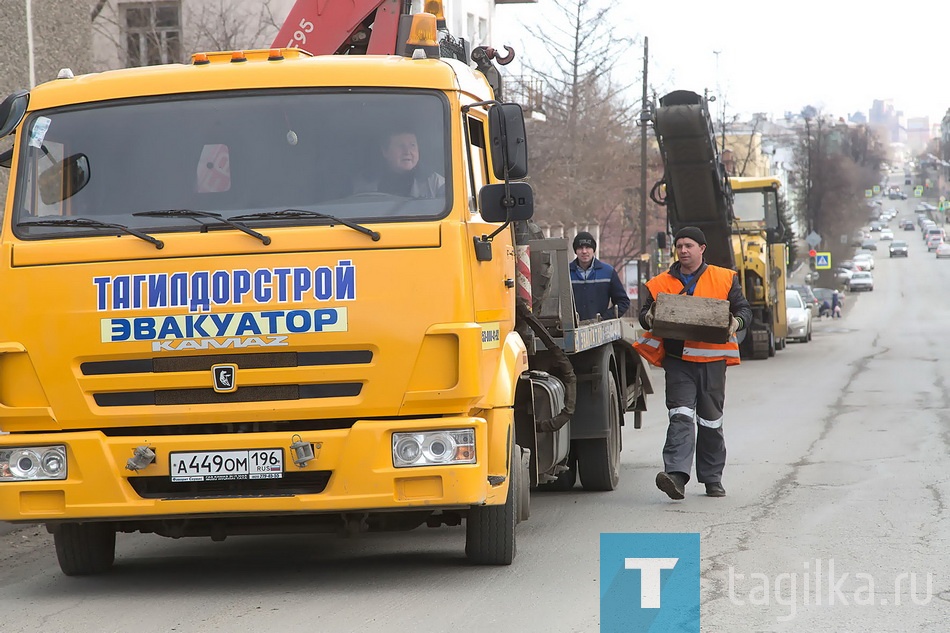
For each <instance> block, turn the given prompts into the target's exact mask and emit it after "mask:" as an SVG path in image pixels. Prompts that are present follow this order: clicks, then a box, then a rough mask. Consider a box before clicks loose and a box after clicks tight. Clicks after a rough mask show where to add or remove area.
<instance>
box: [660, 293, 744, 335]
mask: <svg viewBox="0 0 950 633" xmlns="http://www.w3.org/2000/svg"><path fill="white" fill-rule="evenodd" d="M729 318H730V314H729V302H728V301H723V300H722V299H710V298H708V297H692V296H690V295H670V294H662V293H661V294H660V296H659V297H657V298H656V316H655V318H654V320H653V330H652V332H653V335H654V336H659V337H662V338H675V339H680V340H684V341H686V340H690V341H701V342H703V343H725V342H726V341H728V340H729Z"/></svg>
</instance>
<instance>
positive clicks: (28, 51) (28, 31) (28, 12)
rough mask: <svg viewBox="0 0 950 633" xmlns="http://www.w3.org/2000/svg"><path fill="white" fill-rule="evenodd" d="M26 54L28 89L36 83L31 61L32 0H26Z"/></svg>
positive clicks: (34, 67) (34, 70)
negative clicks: (28, 72)
mask: <svg viewBox="0 0 950 633" xmlns="http://www.w3.org/2000/svg"><path fill="white" fill-rule="evenodd" d="M26 55H27V62H28V64H29V68H30V89H32V88H33V87H34V86H35V85H36V66H35V64H34V62H33V0H26Z"/></svg>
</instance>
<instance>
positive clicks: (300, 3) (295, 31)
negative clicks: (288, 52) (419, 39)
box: [273, 0, 406, 55]
mask: <svg viewBox="0 0 950 633" xmlns="http://www.w3.org/2000/svg"><path fill="white" fill-rule="evenodd" d="M404 5H405V2H404V0H343V1H341V0H297V3H296V4H295V5H294V6H293V7H292V8H291V9H290V13H288V14H287V19H286V20H285V21H284V24H283V26H282V27H281V29H280V31H279V32H278V33H277V37H276V38H274V44H273V46H275V47H287V48H300V49H302V50H305V51H307V52H308V53H311V54H313V55H333V54H346V53H351V54H352V53H357V54H367V55H393V54H396V39H397V31H398V28H399V16H400V15H403V14H405V13H406V11H405V10H404Z"/></svg>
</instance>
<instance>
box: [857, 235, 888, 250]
mask: <svg viewBox="0 0 950 633" xmlns="http://www.w3.org/2000/svg"><path fill="white" fill-rule="evenodd" d="M891 237H893V235H892V236H891ZM861 248H863V249H866V250H869V251H876V250H877V244H876V243H875V242H874V240H864V242H863V243H862V244H861Z"/></svg>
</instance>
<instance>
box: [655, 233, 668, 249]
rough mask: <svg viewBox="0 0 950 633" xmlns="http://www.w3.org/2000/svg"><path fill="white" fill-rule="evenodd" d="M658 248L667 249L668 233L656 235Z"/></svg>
mask: <svg viewBox="0 0 950 633" xmlns="http://www.w3.org/2000/svg"><path fill="white" fill-rule="evenodd" d="M656 247H657V248H666V231H660V232H658V233H657V234H656Z"/></svg>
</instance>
